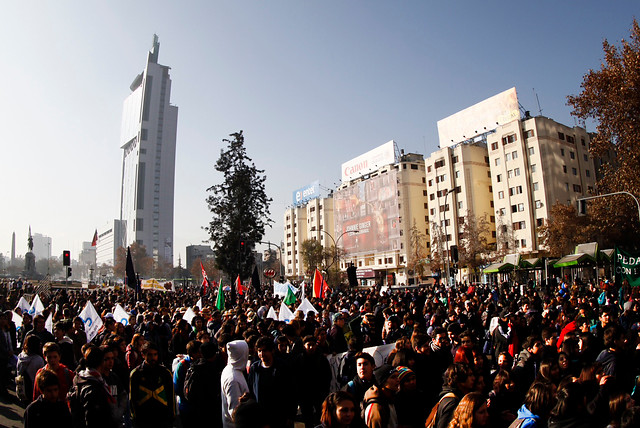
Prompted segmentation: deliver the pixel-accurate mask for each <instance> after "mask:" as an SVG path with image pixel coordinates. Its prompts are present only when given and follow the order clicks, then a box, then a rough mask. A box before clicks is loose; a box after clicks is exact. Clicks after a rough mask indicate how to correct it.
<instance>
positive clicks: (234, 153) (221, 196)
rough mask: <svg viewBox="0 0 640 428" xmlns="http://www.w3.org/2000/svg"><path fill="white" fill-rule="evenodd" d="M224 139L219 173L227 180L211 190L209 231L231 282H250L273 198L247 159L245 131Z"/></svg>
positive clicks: (218, 168)
mask: <svg viewBox="0 0 640 428" xmlns="http://www.w3.org/2000/svg"><path fill="white" fill-rule="evenodd" d="M230 137H232V139H230V140H228V139H224V140H222V141H223V143H226V144H227V148H226V149H223V150H221V152H220V158H219V159H218V161H217V162H216V165H215V169H216V170H217V171H219V172H221V173H222V175H223V177H224V180H223V181H222V183H220V184H215V185H213V186H211V187H210V188H208V189H207V192H210V195H209V196H208V197H207V204H208V205H209V211H211V214H212V215H213V218H212V220H211V222H209V225H208V226H207V227H205V230H206V231H207V232H208V233H209V237H210V241H211V242H212V244H213V249H214V253H215V259H216V264H217V265H218V267H219V268H220V269H222V270H223V271H224V272H226V273H227V275H228V276H229V278H235V277H236V275H238V274H239V275H240V277H241V278H248V277H249V276H250V275H251V269H252V266H253V262H254V260H253V252H252V251H253V248H254V246H255V244H256V243H258V242H260V241H261V240H262V237H263V236H264V233H265V228H266V226H268V225H270V224H271V223H272V220H271V219H270V218H269V214H270V213H269V204H270V202H271V198H269V197H267V194H266V192H265V181H266V176H265V175H264V170H259V169H257V168H256V166H255V165H254V163H253V161H252V160H251V158H249V157H248V156H247V151H246V148H245V146H244V136H243V135H242V131H240V132H236V133H234V134H231V135H230Z"/></svg>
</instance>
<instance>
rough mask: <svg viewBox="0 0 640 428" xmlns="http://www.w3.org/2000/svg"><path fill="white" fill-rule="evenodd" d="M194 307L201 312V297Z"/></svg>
mask: <svg viewBox="0 0 640 428" xmlns="http://www.w3.org/2000/svg"><path fill="white" fill-rule="evenodd" d="M196 306H197V307H198V309H200V310H202V308H203V307H204V306H202V297H201V298H199V299H198V301H197V302H196ZM189 324H191V323H189Z"/></svg>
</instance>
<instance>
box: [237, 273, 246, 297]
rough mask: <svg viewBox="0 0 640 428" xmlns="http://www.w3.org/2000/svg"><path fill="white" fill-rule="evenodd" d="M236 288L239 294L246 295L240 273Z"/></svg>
mask: <svg viewBox="0 0 640 428" xmlns="http://www.w3.org/2000/svg"><path fill="white" fill-rule="evenodd" d="M236 290H238V294H239V295H241V296H242V295H244V290H245V288H244V287H243V286H242V282H241V281H240V275H238V277H237V278H236Z"/></svg>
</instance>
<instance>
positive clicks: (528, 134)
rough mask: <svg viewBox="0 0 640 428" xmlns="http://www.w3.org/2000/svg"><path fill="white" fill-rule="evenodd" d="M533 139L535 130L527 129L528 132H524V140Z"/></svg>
mask: <svg viewBox="0 0 640 428" xmlns="http://www.w3.org/2000/svg"><path fill="white" fill-rule="evenodd" d="M531 137H533V129H527V130H526V131H524V138H531Z"/></svg>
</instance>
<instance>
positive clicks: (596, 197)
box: [578, 191, 640, 221]
mask: <svg viewBox="0 0 640 428" xmlns="http://www.w3.org/2000/svg"><path fill="white" fill-rule="evenodd" d="M615 195H629V196H631V197H632V198H633V200H634V201H636V205H637V206H638V221H640V201H638V198H636V197H635V195H633V194H632V193H629V192H624V191H623V192H613V193H605V194H603V195H597V196H588V197H586V198H578V203H580V202H582V201H588V200H590V199H599V198H605V197H607V196H615ZM578 208H580V207H579V206H578ZM579 211H580V209H578V214H580V212H579Z"/></svg>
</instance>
